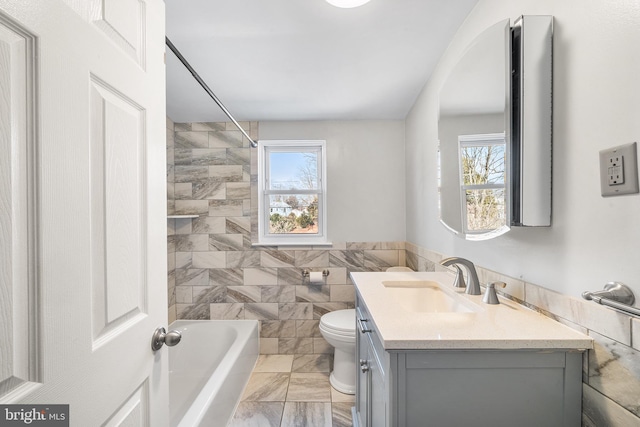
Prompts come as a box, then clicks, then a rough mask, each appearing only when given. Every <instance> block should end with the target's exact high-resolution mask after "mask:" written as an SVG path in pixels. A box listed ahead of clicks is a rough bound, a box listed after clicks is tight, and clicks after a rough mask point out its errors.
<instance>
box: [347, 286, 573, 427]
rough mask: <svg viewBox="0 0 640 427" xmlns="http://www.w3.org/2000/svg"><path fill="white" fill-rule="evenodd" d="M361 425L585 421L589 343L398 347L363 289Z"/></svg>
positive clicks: (532, 426)
mask: <svg viewBox="0 0 640 427" xmlns="http://www.w3.org/2000/svg"><path fill="white" fill-rule="evenodd" d="M356 316H357V319H356V321H357V328H356V329H357V330H356V337H357V338H356V346H357V355H358V383H357V390H356V406H355V408H354V410H353V418H354V420H353V421H354V426H355V427H369V426H375V427H377V426H389V427H423V426H434V427H440V426H463V425H472V426H492V427H501V426H504V427H511V426H514V425H518V426H520V427H539V426H545V427H553V426H558V427H559V426H563V427H569V426H580V423H581V396H582V351H580V350H571V349H549V348H545V349H524V350H519V349H472V348H471V349H446V348H443V349H433V348H429V349H412V350H403V349H397V348H394V349H390V350H386V349H385V348H384V347H383V344H382V342H383V340H381V338H380V334H379V332H378V328H377V327H376V324H375V319H373V318H372V317H371V315H370V313H369V310H368V309H367V306H366V305H365V304H364V302H363V300H362V298H361V296H360V295H359V294H358V296H357V302H356Z"/></svg>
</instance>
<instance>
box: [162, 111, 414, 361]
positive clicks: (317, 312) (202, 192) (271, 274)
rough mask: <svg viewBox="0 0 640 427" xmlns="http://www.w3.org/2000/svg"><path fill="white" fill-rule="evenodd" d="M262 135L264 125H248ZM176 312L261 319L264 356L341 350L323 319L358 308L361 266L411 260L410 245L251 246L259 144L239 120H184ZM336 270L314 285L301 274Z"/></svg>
mask: <svg viewBox="0 0 640 427" xmlns="http://www.w3.org/2000/svg"><path fill="white" fill-rule="evenodd" d="M242 125H243V126H244V127H245V129H248V130H249V132H250V136H251V137H252V138H255V139H257V137H258V123H256V122H250V123H249V122H245V123H242ZM167 141H168V144H167V145H168V150H169V152H170V154H168V156H167V158H168V159H170V160H169V161H168V162H169V164H168V169H167V170H168V173H167V183H168V185H167V187H168V191H167V192H168V194H167V195H168V199H169V205H168V206H169V213H170V214H173V215H195V216H196V218H193V219H191V218H185V219H170V220H168V247H169V259H170V260H169V286H168V289H169V318H170V320H173V319H257V320H259V321H260V323H261V340H260V347H261V353H263V354H314V353H315V354H318V353H320V354H322V353H330V352H332V350H333V349H332V348H331V347H330V346H329V345H328V344H327V343H326V341H325V340H324V339H323V338H322V335H321V334H320V330H319V328H318V325H319V319H320V317H321V316H322V315H323V314H325V313H327V312H329V311H333V310H340V309H344V308H353V307H354V300H355V293H354V287H353V284H352V283H351V281H350V279H349V273H350V272H352V271H383V270H385V269H386V268H388V267H390V266H396V265H404V264H405V259H404V242H333V245H331V246H322V247H313V246H308V247H260V246H252V244H251V242H252V240H255V233H256V231H257V226H256V224H257V210H256V205H257V190H256V187H257V186H256V185H255V183H256V182H257V163H256V158H255V157H256V156H255V150H252V149H251V148H249V141H248V140H247V139H246V138H243V136H242V134H241V132H240V131H239V130H237V129H236V128H235V126H234V125H233V124H232V123H175V124H174V133H173V135H172V136H170V137H168V139H167ZM304 270H308V271H323V270H327V271H329V275H328V276H327V277H326V279H325V283H323V284H321V285H315V284H314V285H310V284H309V282H308V280H305V279H304V278H303V275H302V272H303V271H304Z"/></svg>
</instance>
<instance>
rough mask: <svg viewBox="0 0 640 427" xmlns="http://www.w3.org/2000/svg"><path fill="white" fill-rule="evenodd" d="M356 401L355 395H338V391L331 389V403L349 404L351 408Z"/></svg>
mask: <svg viewBox="0 0 640 427" xmlns="http://www.w3.org/2000/svg"><path fill="white" fill-rule="evenodd" d="M355 401H356V395H355V394H345V393H340V392H339V391H338V390H336V389H335V388H333V387H331V402H334V403H335V402H337V403H351V406H353V404H354V403H355Z"/></svg>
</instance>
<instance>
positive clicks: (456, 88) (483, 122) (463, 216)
mask: <svg viewBox="0 0 640 427" xmlns="http://www.w3.org/2000/svg"><path fill="white" fill-rule="evenodd" d="M510 46H511V28H510V25H509V20H508V19H506V20H504V21H501V22H499V23H497V24H495V25H493V26H492V27H490V28H488V29H487V30H485V31H484V32H483V33H482V34H480V35H479V36H478V37H477V38H476V39H475V40H474V42H473V43H472V44H471V45H470V46H469V47H468V48H467V50H466V51H465V53H464V54H463V56H462V58H461V59H460V61H459V62H458V63H457V64H456V66H455V67H454V68H453V70H452V71H451V74H450V75H449V77H448V78H447V80H446V82H445V84H444V86H443V87H442V90H441V92H440V110H439V113H440V114H439V118H438V139H439V148H438V150H439V156H438V159H439V171H440V174H439V175H440V178H439V181H440V182H439V193H440V220H441V221H442V223H443V224H444V225H445V226H446V227H447V228H448V229H450V230H451V231H453V232H454V233H456V234H458V235H460V236H463V237H465V238H467V239H470V240H481V239H488V238H492V237H495V236H498V235H500V234H503V233H505V232H506V231H508V230H509V225H508V224H509V221H508V218H509V216H510V215H509V211H508V210H509V203H508V200H509V185H508V183H509V180H508V179H509V176H508V165H509V155H510V148H509V147H510V134H511V132H510V121H511V119H510V117H511V116H510V103H509V99H510V74H511V70H510V67H511V61H510V55H511V48H510Z"/></svg>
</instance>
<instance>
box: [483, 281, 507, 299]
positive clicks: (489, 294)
mask: <svg viewBox="0 0 640 427" xmlns="http://www.w3.org/2000/svg"><path fill="white" fill-rule="evenodd" d="M496 286H500V287H501V288H504V287H505V286H507V284H506V283H504V282H492V283H488V284H487V290H486V291H485V293H484V297H483V298H482V302H484V303H485V304H500V301H499V300H498V295H497V294H496Z"/></svg>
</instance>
